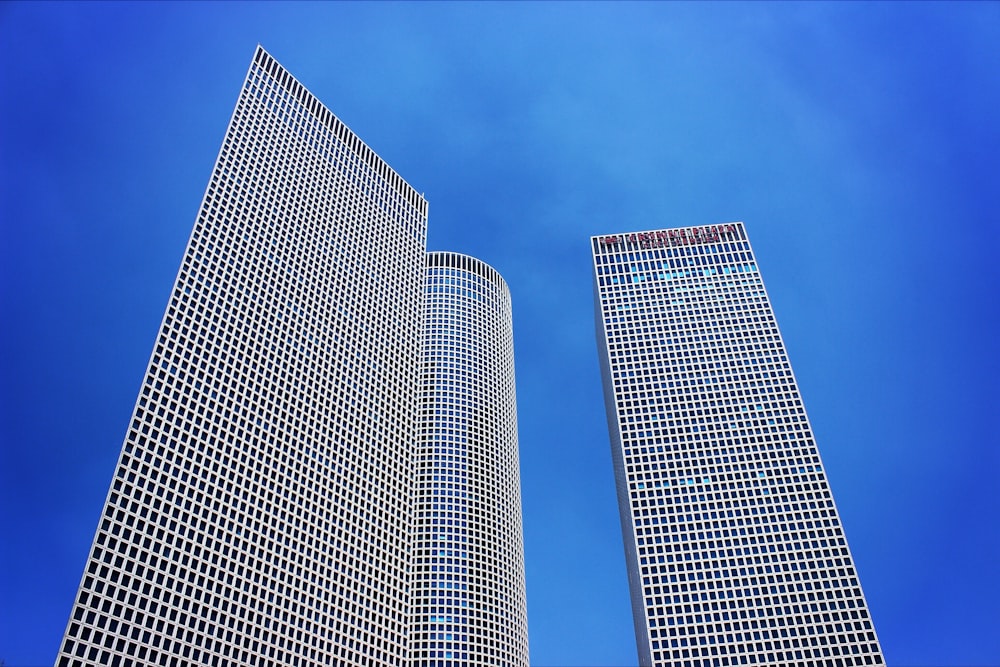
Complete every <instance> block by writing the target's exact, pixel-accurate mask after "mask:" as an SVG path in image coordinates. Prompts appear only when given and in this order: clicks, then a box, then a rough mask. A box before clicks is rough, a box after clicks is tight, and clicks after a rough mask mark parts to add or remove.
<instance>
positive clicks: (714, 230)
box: [600, 225, 738, 248]
mask: <svg viewBox="0 0 1000 667" xmlns="http://www.w3.org/2000/svg"><path fill="white" fill-rule="evenodd" d="M732 238H738V237H736V227H734V226H733V225H712V226H711V227H688V228H687V229H667V230H664V231H660V232H641V233H638V234H617V235H614V236H602V237H601V238H600V243H601V245H603V246H609V245H615V244H618V243H635V244H638V246H639V247H640V248H667V247H670V246H679V245H698V244H701V243H714V242H716V241H720V240H726V239H732Z"/></svg>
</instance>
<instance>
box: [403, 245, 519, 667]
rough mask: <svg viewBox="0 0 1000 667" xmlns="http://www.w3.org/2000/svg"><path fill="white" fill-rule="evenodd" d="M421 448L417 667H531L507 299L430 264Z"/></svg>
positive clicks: (471, 266) (478, 276) (489, 278)
mask: <svg viewBox="0 0 1000 667" xmlns="http://www.w3.org/2000/svg"><path fill="white" fill-rule="evenodd" d="M427 259H428V263H427V301H426V305H425V311H424V364H423V380H422V382H423V384H422V387H421V421H420V434H419V437H418V440H417V443H418V444H417V483H416V490H415V495H416V518H415V520H414V544H413V549H414V551H413V556H414V558H413V587H412V590H413V601H412V608H413V614H412V616H411V628H412V631H411V635H410V636H411V647H412V648H411V655H412V657H413V659H412V664H413V666H414V667H457V666H458V665H506V666H510V667H527V665H528V627H527V608H526V603H525V590H524V546H523V535H522V529H521V491H520V473H519V468H518V462H517V461H518V459H517V408H516V404H515V393H514V338H513V329H512V322H511V302H510V290H508V288H507V284H506V283H505V282H504V280H503V278H502V277H501V276H500V274H498V273H497V272H496V271H495V270H494V269H493V268H492V267H490V266H488V265H486V264H485V263H483V262H481V261H479V260H477V259H475V258H472V257H468V256H466V255H460V254H456V253H446V252H435V253H430V254H429V255H428V258H427Z"/></svg>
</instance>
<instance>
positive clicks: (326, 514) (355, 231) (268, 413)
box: [57, 48, 427, 667]
mask: <svg viewBox="0 0 1000 667" xmlns="http://www.w3.org/2000/svg"><path fill="white" fill-rule="evenodd" d="M426 221H427V205H426V202H425V201H424V199H423V198H422V196H421V195H419V194H418V193H417V192H415V191H414V190H413V189H412V188H410V187H409V186H408V185H407V184H406V183H405V182H404V181H403V180H402V179H401V178H400V177H399V176H398V175H396V174H395V172H393V171H392V170H391V169H390V168H389V167H388V166H387V165H386V164H385V163H384V162H383V161H382V160H381V159H380V158H379V157H378V156H376V155H375V154H374V153H373V152H372V151H371V150H370V149H369V148H368V147H367V146H365V145H364V144H363V143H362V142H361V141H360V140H358V138H357V137H356V136H355V135H354V134H353V133H351V131H350V130H348V129H347V128H346V127H345V126H344V125H343V124H342V123H341V122H340V121H339V120H338V119H337V118H336V117H334V116H333V114H331V113H330V112H329V111H328V110H327V109H326V108H325V107H323V106H322V105H321V104H320V103H319V102H318V101H317V100H316V98H314V97H313V96H312V95H311V94H310V93H309V92H307V91H306V90H305V89H304V88H303V87H302V86H301V85H300V84H299V83H298V82H297V81H296V80H295V79H294V78H292V77H291V76H290V75H289V74H288V72H286V71H285V70H284V69H282V68H281V67H280V66H279V65H278V64H277V63H276V62H275V61H274V60H273V59H272V58H271V57H270V56H269V55H268V54H267V53H266V52H265V51H264V50H263V49H260V48H258V49H257V51H256V53H255V55H254V59H253V62H252V64H251V67H250V70H249V72H248V74H247V78H246V81H245V83H244V86H243V88H242V90H241V93H240V96H239V100H238V102H237V105H236V110H235V112H234V114H233V117H232V120H231V122H230V125H229V128H228V130H227V132H226V136H225V141H224V143H223V146H222V149H221V151H220V153H219V156H218V159H217V162H216V164H215V168H214V170H213V173H212V178H211V182H210V183H209V186H208V189H207V191H206V193H205V198H204V201H203V203H202V206H201V209H200V211H199V213H198V217H197V220H196V222H195V226H194V230H193V232H192V235H191V238H190V240H189V243H188V246H187V249H186V251H185V254H184V258H183V261H182V264H181V268H180V271H179V273H178V276H177V279H176V282H175V285H174V289H173V292H172V293H171V296H170V301H169V304H168V307H167V311H166V313H165V315H164V319H163V322H162V324H161V327H160V331H159V333H158V335H157V338H156V344H155V348H154V350H153V353H152V356H151V359H150V362H149V366H148V370H147V373H146V376H145V379H144V381H143V384H142V388H141V391H140V393H139V396H138V399H137V403H136V405H135V409H134V413H133V418H132V421H131V424H130V427H129V429H128V432H127V434H126V437H125V441H124V444H123V447H122V451H121V455H120V458H119V461H118V464H117V467H116V472H115V475H114V478H113V480H112V484H111V488H110V490H109V494H108V497H107V501H106V504H105V507H104V512H103V514H102V517H101V520H100V524H99V526H98V529H97V532H96V535H95V539H94V543H93V546H92V549H91V552H90V556H89V559H88V562H87V565H86V570H85V572H84V575H83V580H82V582H81V586H80V590H79V593H78V596H77V598H76V601H75V603H74V606H73V609H72V612H71V617H70V620H69V623H68V627H67V630H66V634H65V638H64V641H63V644H62V646H61V648H60V652H59V656H58V657H57V665H59V666H60V667H70V666H79V667H82V666H83V665H121V666H129V665H131V666H135V667H139V666H140V665H141V666H143V667H146V666H153V665H172V666H175V667H180V666H187V665H212V666H213V667H247V666H261V667H263V666H268V667H279V666H280V667H285V666H289V665H295V666H305V665H370V666H386V667H388V666H397V667H398V666H401V665H405V664H406V650H407V644H406V638H407V633H408V602H409V588H408V587H409V572H408V567H409V560H408V558H409V555H408V549H409V539H410V535H409V532H410V527H411V519H412V515H411V513H412V504H411V503H412V491H413V453H414V443H415V442H416V435H417V434H416V420H415V415H416V411H417V408H418V390H419V386H420V385H419V378H420V368H419V360H420V350H421V344H422V329H421V324H422V322H421V318H422V308H421V304H422V301H423V290H424V274H425V258H426V254H425V248H426V245H425V244H426Z"/></svg>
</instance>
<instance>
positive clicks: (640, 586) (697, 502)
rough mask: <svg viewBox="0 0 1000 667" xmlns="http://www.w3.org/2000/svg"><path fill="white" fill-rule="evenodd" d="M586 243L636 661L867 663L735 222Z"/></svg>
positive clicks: (867, 648)
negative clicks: (591, 267) (590, 261)
mask: <svg viewBox="0 0 1000 667" xmlns="http://www.w3.org/2000/svg"><path fill="white" fill-rule="evenodd" d="M591 247H592V251H593V258H594V284H595V309H596V324H597V338H598V354H599V357H600V365H601V373H602V379H603V383H604V396H605V407H606V410H607V418H608V428H609V431H610V435H611V452H612V458H613V460H614V467H615V481H616V486H617V493H618V504H619V511H620V516H621V525H622V538H623V542H624V546H625V559H626V564H627V568H628V579H629V588H630V592H631V598H632V614H633V621H634V624H635V635H636V645H637V648H638V653H639V661H640V663H641V664H642V665H656V666H658V667H666V666H668V665H669V666H672V667H680V666H683V667H710V666H711V667H724V666H728V665H769V666H774V665H787V666H792V665H795V666H799V667H805V666H809V667H819V666H824V667H834V666H836V667H845V666H850V665H877V664H882V662H883V658H882V654H881V649H880V647H879V643H878V639H877V638H876V636H875V629H874V628H873V626H872V621H871V618H870V616H869V613H868V607H867V604H866V603H865V598H864V595H863V594H862V591H861V584H860V583H859V581H858V575H857V572H856V571H855V568H854V561H853V559H852V558H851V554H850V551H849V550H848V547H847V541H846V540H845V538H844V531H843V529H842V527H841V525H840V519H839V517H838V514H837V508H836V507H835V506H834V502H833V497H832V496H831V494H830V487H829V484H828V483H827V479H826V475H825V474H824V472H823V465H822V462H821V461H820V457H819V451H818V450H817V448H816V443H815V441H814V440H813V434H812V429H811V428H810V426H809V420H808V418H807V417H806V412H805V408H804V407H803V405H802V399H801V397H800V396H799V390H798V387H797V385H796V382H795V378H794V376H793V375H792V368H791V366H790V365H789V362H788V357H787V355H786V352H785V346H784V343H783V342H782V339H781V334H780V333H779V332H778V326H777V324H776V323H775V321H774V314H773V312H772V309H771V304H770V301H769V300H768V296H767V292H766V291H765V290H764V283H763V281H762V279H761V276H760V272H759V271H758V268H757V261H756V259H755V258H754V253H753V250H752V248H751V247H750V243H749V241H748V239H747V236H746V231H745V229H744V226H743V224H742V223H733V224H726V225H715V226H709V227H687V228H683V229H668V230H656V231H649V232H636V233H630V234H614V235H607V236H597V237H593V238H591Z"/></svg>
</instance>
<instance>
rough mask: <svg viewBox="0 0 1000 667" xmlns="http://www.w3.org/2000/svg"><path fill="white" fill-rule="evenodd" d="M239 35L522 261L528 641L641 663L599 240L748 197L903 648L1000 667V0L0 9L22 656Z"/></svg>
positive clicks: (85, 525) (828, 451)
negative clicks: (602, 357)
mask: <svg viewBox="0 0 1000 667" xmlns="http://www.w3.org/2000/svg"><path fill="white" fill-rule="evenodd" d="M258 42H259V43H261V44H262V45H263V46H264V47H265V48H267V49H268V50H269V51H270V52H271V53H272V54H273V55H274V56H275V57H276V58H277V59H278V60H279V61H280V62H281V63H282V64H283V65H284V66H285V67H287V68H288V69H289V70H290V71H291V72H293V73H294V74H295V75H296V77H297V78H298V79H299V80H300V81H301V82H302V83H303V84H304V85H305V86H306V87H308V88H309V89H310V90H311V91H312V92H313V93H315V94H316V95H317V96H318V97H319V98H320V99H321V100H322V101H323V102H324V103H325V104H326V105H327V106H328V107H329V108H330V109H331V110H332V111H333V112H334V113H335V114H337V115H338V116H339V117H340V118H341V119H342V120H343V121H344V122H346V123H347V124H348V125H349V126H350V127H351V128H352V129H353V130H354V131H355V132H356V133H357V134H358V135H359V136H360V137H362V138H363V139H364V140H365V141H366V143H368V144H369V145H370V146H371V147H372V148H373V149H374V150H375V151H376V152H378V153H379V154H380V155H381V156H382V157H383V158H385V159H386V161H387V162H388V163H389V164H390V165H392V166H393V167H394V168H395V169H396V170H397V171H398V172H399V173H400V174H401V175H402V176H403V177H404V178H405V179H406V180H407V181H408V182H410V183H411V184H412V185H414V187H416V188H417V189H418V190H420V191H422V192H424V193H426V196H427V198H428V200H429V201H430V218H429V226H430V229H429V246H430V248H431V249H445V250H455V251H459V252H464V253H468V254H472V255H475V256H477V257H479V258H481V259H483V260H484V261H486V262H488V263H490V264H491V265H493V266H494V267H496V268H497V269H498V270H499V271H500V272H501V273H503V275H504V276H505V277H506V279H507V281H508V283H509V284H510V287H511V291H512V293H513V298H514V326H515V349H516V355H517V389H518V402H519V409H520V438H521V468H522V486H523V495H524V525H525V539H526V547H525V548H526V560H527V574H528V605H529V627H530V644H531V655H532V664H533V665H537V667H560V666H563V667H570V666H584V665H586V666H592V667H597V666H608V667H611V666H626V665H633V664H635V661H636V657H635V648H634V641H633V637H632V628H631V618H630V612H629V608H628V594H627V582H626V577H625V568H624V559H623V555H622V549H621V542H620V539H621V538H620V529H619V526H618V516H617V509H616V504H615V496H614V487H613V477H612V470H611V458H610V454H609V448H608V441H607V430H606V424H605V419H604V414H603V404H602V399H601V394H600V381H599V374H598V368H597V360H596V349H595V343H594V337H593V314H592V308H593V306H592V291H591V290H592V286H591V278H590V259H589V254H588V253H589V245H588V241H587V239H588V237H589V236H590V235H592V234H603V233H609V232H621V231H629V230H641V229H655V228H666V227H671V226H682V225H704V224H712V223H719V222H726V221H732V220H743V221H744V222H745V223H746V225H747V228H748V230H749V233H750V237H751V241H752V243H753V245H754V247H755V250H756V252H757V255H758V260H759V264H760V267H761V270H762V273H763V276H764V279H765V282H766V284H767V287H768V291H769V293H770V294H771V297H772V300H773V303H774V308H775V311H776V314H777V319H778V322H779V325H780V327H781V330H782V333H783V335H784V338H785V341H786V345H787V347H788V349H789V353H790V358H791V361H792V364H793V366H794V368H795V373H796V376H797V378H798V380H799V383H800V387H801V390H802V393H803V396H804V398H805V403H806V407H807V409H808V411H809V415H810V418H811V421H812V424H813V428H814V431H815V433H816V435H817V441H818V443H819V446H820V451H821V454H822V456H823V459H824V463H825V465H826V468H827V472H828V475H829V478H830V480H831V484H832V487H833V491H834V495H835V498H836V501H837V504H838V506H839V509H840V512H841V515H842V519H843V523H844V525H845V528H846V531H847V535H848V539H849V542H850V545H851V548H852V551H853V553H854V556H855V559H856V562H857V566H858V570H859V573H860V576H861V580H862V584H863V585H864V589H865V593H866V596H867V598H868V602H869V605H870V607H871V610H872V614H873V618H874V621H875V625H876V628H877V630H878V633H879V636H880V639H881V641H882V645H883V648H884V650H885V653H886V657H887V659H888V662H889V664H890V665H893V666H898V667H930V666H939V665H950V666H955V667H966V666H971V665H998V664H1000V633H998V632H997V628H998V627H1000V574H998V568H997V564H998V563H1000V534H998V533H1000V529H998V526H1000V521H998V515H1000V500H998V493H997V488H998V481H997V480H998V477H1000V381H998V380H997V377H998V371H1000V368H998V366H1000V363H998V361H1000V353H998V347H1000V346H998V344H997V335H996V331H997V326H996V323H995V322H996V320H997V316H998V305H997V304H998V297H997V288H998V286H1000V280H998V278H1000V270H998V268H997V262H996V253H997V248H998V247H1000V219H998V215H1000V213H998V212H1000V187H998V185H997V183H998V182H1000V157H998V156H1000V122H998V120H997V119H998V118H1000V48H998V47H997V44H998V43H1000V3H995V2H994V3H987V2H978V3H969V4H958V3H953V4H937V3H929V2H928V3H923V2H921V3H915V4H906V3H886V4H874V3H837V4H822V3H804V4H793V3H767V4H742V3H719V4H708V3H704V4H701V3H699V4H683V3H663V4H660V3H639V4H627V3H621V4H601V3H584V4H573V3H551V4H540V3H539V4H536V3H515V4H472V3H445V4H427V3H406V4H394V3H374V4H364V3H336V4H319V3H306V4H281V5H277V4H267V3H254V4H233V3H222V4H208V3H168V4H156V3H143V4H126V3H110V4H85V3H10V2H8V3H4V4H2V5H0V54H2V59H0V233H2V235H0V350H2V354H0V540H2V543H3V545H4V546H3V548H2V549H0V600H2V603H0V658H2V659H4V660H5V661H6V664H7V665H8V666H10V667H27V666H30V665H42V664H51V663H52V660H53V659H54V656H55V652H56V649H57V646H58V644H59V641H60V638H61V635H62V632H63V630H64V627H65V623H66V619H67V614H68V613H69V609H70V605H71V601H72V599H73V596H74V594H75V592H76V588H77V585H78V583H79V579H80V574H81V571H82V567H83V564H84V562H85V559H86V555H87V552H88V549H89V546H90V542H91V539H92V537H93V531H94V528H95V526H96V523H97V519H98V515H99V513H100V508H101V506H102V503H103V500H104V497H105V493H106V490H107V485H108V482H109V480H110V479H111V475H112V471H113V467H114V462H115V460H116V459H117V455H118V451H119V448H120V445H121V438H122V436H123V434H124V432H125V428H126V425H127V422H128V418H129V415H130V414H131V409H132V405H133V401H134V400H135V393H136V390H137V388H138V386H139V383H140V380H141V377H142V373H143V370H144V368H145V364H146V361H147V358H148V355H149V351H150V349H151V345H152V342H153V337H154V334H155V332H156V330H157V327H158V325H159V322H160V317H161V315H162V313H163V308H164V305H165V303H166V299H167V295H168V293H169V290H170V287H171V285H172V282H173V279H174V275H175V273H176V270H177V266H178V264H179V261H180V258H181V254H182V252H183V248H184V244H185V243H186V240H187V236H188V234H189V232H190V229H191V225H192V223H193V221H194V215H195V212H196V210H197V208H198V206H199V204H200V200H201V196H202V194H203V192H204V188H205V184H206V183H207V180H208V176H209V173H210V170H211V167H212V164H213V161H214V159H215V155H216V152H217V151H218V148H219V145H220V142H221V139H222V136H223V133H224V131H225V127H226V123H227V121H228V118H229V115H230V113H231V111H232V108H233V105H234V104H235V101H236V96H237V93H238V90H239V86H240V84H241V82H242V78H243V76H244V74H245V72H246V68H247V66H248V64H249V60H250V57H251V55H252V53H253V48H254V46H255V45H256V44H257V43H258Z"/></svg>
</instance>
